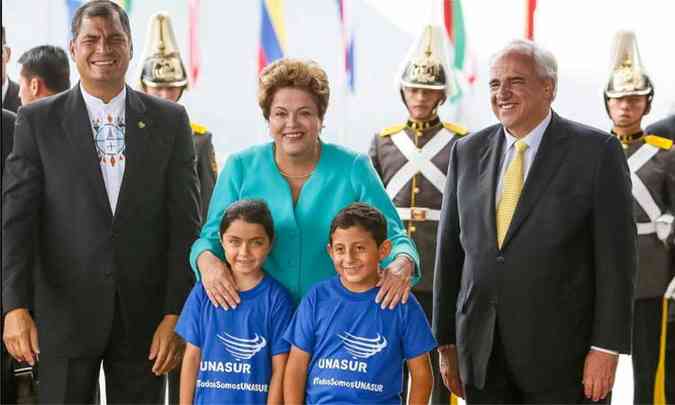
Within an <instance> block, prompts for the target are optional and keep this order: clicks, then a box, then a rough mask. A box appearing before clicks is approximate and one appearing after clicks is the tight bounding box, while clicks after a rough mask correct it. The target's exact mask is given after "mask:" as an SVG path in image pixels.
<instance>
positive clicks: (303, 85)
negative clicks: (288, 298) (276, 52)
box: [190, 59, 419, 309]
mask: <svg viewBox="0 0 675 405" xmlns="http://www.w3.org/2000/svg"><path fill="white" fill-rule="evenodd" d="M328 98H329V87H328V79H327V77H326V73H325V72H324V71H323V69H321V67H319V66H318V65H317V64H316V63H314V62H304V61H299V60H293V59H282V60H280V61H277V62H275V63H273V64H271V65H269V66H268V67H266V68H265V70H263V72H262V73H261V75H260V78H259V89H258V102H259V104H260V107H261V109H262V111H263V115H264V117H265V119H266V120H267V122H268V124H269V128H270V134H271V136H272V138H273V142H271V143H267V144H264V145H258V146H253V147H251V148H248V149H246V150H244V151H242V152H239V153H236V154H233V155H231V156H230V157H229V159H228V160H227V162H226V164H225V167H224V168H223V170H222V171H221V173H220V176H219V177H218V181H217V184H216V187H215V189H214V191H213V196H212V198H211V203H210V206H209V210H208V219H207V220H206V223H205V225H204V227H203V228H202V231H201V234H200V237H199V239H197V241H196V242H195V243H194V245H193V246H192V251H191V253H190V264H191V265H192V268H193V269H194V270H195V273H196V274H197V276H198V277H200V276H201V280H202V282H203V284H204V287H205V289H206V291H207V294H208V295H209V298H210V299H211V301H212V302H213V303H214V304H215V305H219V306H223V307H224V308H226V309H227V308H235V307H236V305H237V303H238V302H239V296H238V294H237V288H236V285H235V283H234V281H233V279H232V276H231V274H230V270H229V268H228V267H227V264H226V263H225V262H224V261H223V260H224V259H223V258H224V256H223V249H222V247H221V245H220V240H219V233H218V227H219V223H220V220H221V218H222V216H223V212H224V211H225V209H226V208H227V207H228V206H229V205H230V204H231V203H233V202H234V201H237V200H240V199H244V198H260V199H263V200H265V201H266V202H267V204H268V205H269V207H270V211H271V212H272V216H273V217H274V234H275V235H276V237H275V240H274V243H273V246H272V251H271V253H270V255H269V257H268V259H267V262H266V264H265V270H266V271H267V272H268V273H269V274H270V275H271V276H272V277H274V278H275V279H277V280H278V281H279V282H281V283H282V284H283V285H284V286H285V287H286V288H287V289H288V290H289V292H290V293H291V295H292V296H293V298H294V299H295V300H296V302H298V301H299V300H300V298H301V297H302V296H303V295H304V294H305V293H306V292H307V291H308V289H309V288H310V287H311V286H312V285H314V284H315V283H316V282H318V281H320V280H324V279H326V278H328V277H330V276H331V275H333V274H335V270H334V268H333V263H332V262H331V260H330V258H329V256H328V254H327V252H326V246H327V244H328V232H329V227H330V222H331V221H332V219H333V217H334V216H335V214H337V212H338V211H339V210H340V209H342V208H344V207H345V206H347V205H349V204H350V203H352V202H355V201H362V202H365V203H368V204H370V205H373V206H375V207H377V208H378V209H379V210H380V211H382V213H383V214H384V215H385V217H387V225H388V231H389V232H388V237H389V239H390V240H391V242H392V244H393V249H392V254H391V255H390V257H388V258H387V259H386V260H385V261H384V262H383V263H382V264H383V267H385V270H384V272H383V275H382V280H381V286H382V288H381V290H380V294H379V295H378V297H377V301H378V302H380V303H381V304H382V306H383V307H385V306H389V307H393V306H394V305H396V304H397V303H398V302H399V301H401V300H403V301H405V300H407V297H408V293H409V290H410V286H411V283H414V282H416V281H417V280H416V274H419V272H416V271H415V269H416V268H418V266H419V258H418V255H417V251H416V249H415V246H414V243H413V242H412V241H411V240H410V239H409V238H408V237H407V236H406V234H405V232H404V230H403V227H402V224H401V221H400V219H399V217H398V214H397V213H396V209H395V207H394V205H393V204H392V202H391V200H390V199H389V197H388V196H387V194H386V192H385V190H384V188H383V186H382V183H381V182H380V180H379V178H378V177H377V175H376V174H375V171H374V169H373V168H372V165H371V164H370V161H369V160H368V158H367V157H366V156H365V155H361V154H358V153H356V152H353V151H350V150H348V149H346V148H343V147H340V146H337V145H333V144H329V143H325V142H322V141H321V140H320V139H319V133H320V131H321V128H322V127H323V126H322V123H323V117H324V114H325V112H326V109H327V107H328Z"/></svg>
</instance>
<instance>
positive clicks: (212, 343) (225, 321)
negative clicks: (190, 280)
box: [176, 275, 293, 404]
mask: <svg viewBox="0 0 675 405" xmlns="http://www.w3.org/2000/svg"><path fill="white" fill-rule="evenodd" d="M239 297H240V298H241V303H240V304H239V306H237V308H236V309H234V310H231V309H230V310H228V311H225V310H224V309H223V308H215V307H214V306H213V304H211V302H210V301H209V298H208V296H207V295H206V291H205V290H204V287H203V286H202V284H201V283H197V284H196V285H195V287H194V288H193V289H192V292H191V293H190V296H189V297H188V299H187V301H186V302H185V306H184V307H183V312H182V313H181V315H180V318H179V319H178V324H177V325H176V332H177V333H178V334H179V335H181V336H182V337H183V338H184V339H185V340H186V341H188V342H190V343H192V344H193V345H195V346H197V347H199V348H200V349H201V361H200V363H199V373H198V375H197V383H196V385H195V394H194V403H195V404H209V403H220V404H264V403H265V402H266V401H267V393H268V391H269V382H270V378H271V376H272V356H274V355H277V354H281V353H288V351H289V348H290V346H289V344H288V342H286V341H285V340H284V339H283V332H284V330H285V328H286V326H287V325H288V322H290V320H291V316H292V315H293V301H292V299H291V296H290V295H289V294H288V292H286V290H285V289H284V288H283V287H282V286H281V284H279V283H278V282H277V281H276V280H274V279H273V278H272V277H269V276H267V275H265V277H264V278H263V279H262V281H260V283H258V285H257V286H255V287H254V288H253V289H251V290H248V291H243V292H240V293H239Z"/></svg>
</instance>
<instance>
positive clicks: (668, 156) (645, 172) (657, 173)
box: [624, 132, 675, 403]
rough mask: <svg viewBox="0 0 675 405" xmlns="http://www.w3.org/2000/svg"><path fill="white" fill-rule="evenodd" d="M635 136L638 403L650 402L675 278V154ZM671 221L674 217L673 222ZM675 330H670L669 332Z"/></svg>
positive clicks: (630, 146)
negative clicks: (667, 293) (666, 299)
mask: <svg viewBox="0 0 675 405" xmlns="http://www.w3.org/2000/svg"><path fill="white" fill-rule="evenodd" d="M643 135H644V134H643V133H642V132H640V133H638V134H634V135H633V138H634V139H636V140H635V141H632V142H628V143H626V140H624V142H625V143H624V145H625V146H626V148H625V151H626V157H627V158H628V165H629V169H630V171H631V177H632V182H633V206H634V209H633V212H634V215H635V220H636V223H637V231H638V248H639V254H640V260H639V265H638V272H637V277H636V287H635V300H636V301H635V308H634V311H635V313H634V317H633V367H634V378H635V398H636V403H644V402H651V401H652V400H651V398H652V397H653V391H654V388H653V387H654V378H655V372H656V366H657V363H658V360H659V347H660V344H659V339H660V336H661V332H662V331H661V323H662V322H661V314H662V310H663V308H662V305H663V299H662V297H663V293H664V292H665V290H666V287H667V286H668V284H669V282H670V280H672V279H673V277H675V266H674V265H673V262H672V258H671V256H670V253H671V251H672V249H674V248H675V241H674V235H673V223H672V214H673V213H675V148H672V147H671V145H672V141H671V140H669V139H667V138H662V137H657V136H654V135H648V136H643ZM669 215H670V217H669ZM671 330H672V329H671ZM666 345H667V347H668V350H667V353H668V354H667V356H668V357H667V358H666V365H667V370H666V378H665V381H666V386H665V390H666V396H667V398H669V399H670V400H671V401H672V400H675V392H673V390H674V389H675V384H673V378H675V372H674V366H673V364H674V362H675V356H674V355H673V347H674V345H675V334H673V332H671V331H669V333H668V341H667V343H666Z"/></svg>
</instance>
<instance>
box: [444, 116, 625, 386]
mask: <svg viewBox="0 0 675 405" xmlns="http://www.w3.org/2000/svg"><path fill="white" fill-rule="evenodd" d="M503 144H504V134H503V129H502V126H501V125H495V126H491V127H489V128H486V129H484V130H482V131H480V132H478V133H476V134H474V135H470V136H468V137H466V138H462V139H460V140H459V141H457V143H456V144H455V147H454V148H453V151H452V153H451V157H450V165H449V168H448V180H447V186H446V190H445V196H444V199H443V208H442V215H441V221H440V224H439V233H438V253H437V256H436V271H435V280H434V315H433V324H434V331H435V334H436V337H437V339H438V342H439V344H440V345H446V344H455V343H456V344H457V349H458V353H459V369H460V375H461V377H462V378H463V381H464V382H465V383H469V384H472V385H474V386H477V387H480V388H482V387H483V386H484V383H485V374H486V369H487V363H488V359H489V356H490V352H491V350H492V345H493V344H496V342H493V338H494V336H495V329H496V328H498V330H499V334H498V335H499V336H500V338H501V341H500V342H498V343H499V344H501V345H502V347H503V350H504V354H505V357H506V360H507V364H508V365H509V367H510V369H511V370H513V371H514V372H515V375H514V378H515V380H516V382H517V384H519V386H520V387H521V388H522V389H523V390H525V391H532V392H536V391H544V390H548V389H552V388H553V387H556V386H562V387H565V386H569V385H571V384H580V382H581V375H582V371H583V364H584V358H585V355H586V354H587V353H588V351H589V349H590V346H591V345H594V346H598V347H602V348H606V349H611V350H616V351H620V352H622V353H627V352H628V351H629V348H630V320H631V303H632V299H633V279H634V275H635V269H636V262H637V259H636V229H635V224H634V221H633V213H632V198H631V186H630V179H629V175H628V167H627V164H626V159H625V158H624V155H623V152H622V149H621V146H620V144H619V142H618V140H616V139H615V138H614V137H611V136H610V135H608V134H605V133H603V132H600V131H599V130H595V129H592V128H589V127H586V126H582V125H580V124H577V123H574V122H572V121H568V120H566V119H563V118H561V117H559V116H558V115H557V114H555V113H553V117H552V120H551V123H550V125H549V127H548V128H547V129H546V132H545V133H544V136H543V139H542V141H541V144H540V146H539V150H538V152H537V155H536V157H535V159H534V161H533V163H532V166H531V168H530V171H529V174H528V177H527V180H526V183H525V185H524V188H523V192H522V194H521V196H520V200H519V202H518V207H517V208H516V212H515V213H514V217H513V220H512V222H511V225H510V228H509V230H508V233H507V235H506V239H505V240H504V243H503V246H502V248H501V249H499V248H498V247H497V236H496V226H495V190H496V187H497V178H498V175H499V167H500V159H501V154H502V149H503Z"/></svg>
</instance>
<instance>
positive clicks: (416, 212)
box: [410, 208, 427, 221]
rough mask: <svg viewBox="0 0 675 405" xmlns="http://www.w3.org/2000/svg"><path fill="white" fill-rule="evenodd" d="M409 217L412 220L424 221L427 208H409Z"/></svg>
mask: <svg viewBox="0 0 675 405" xmlns="http://www.w3.org/2000/svg"><path fill="white" fill-rule="evenodd" d="M410 219H412V220H413V221H426V220H427V210H424V209H420V208H411V209H410Z"/></svg>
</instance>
